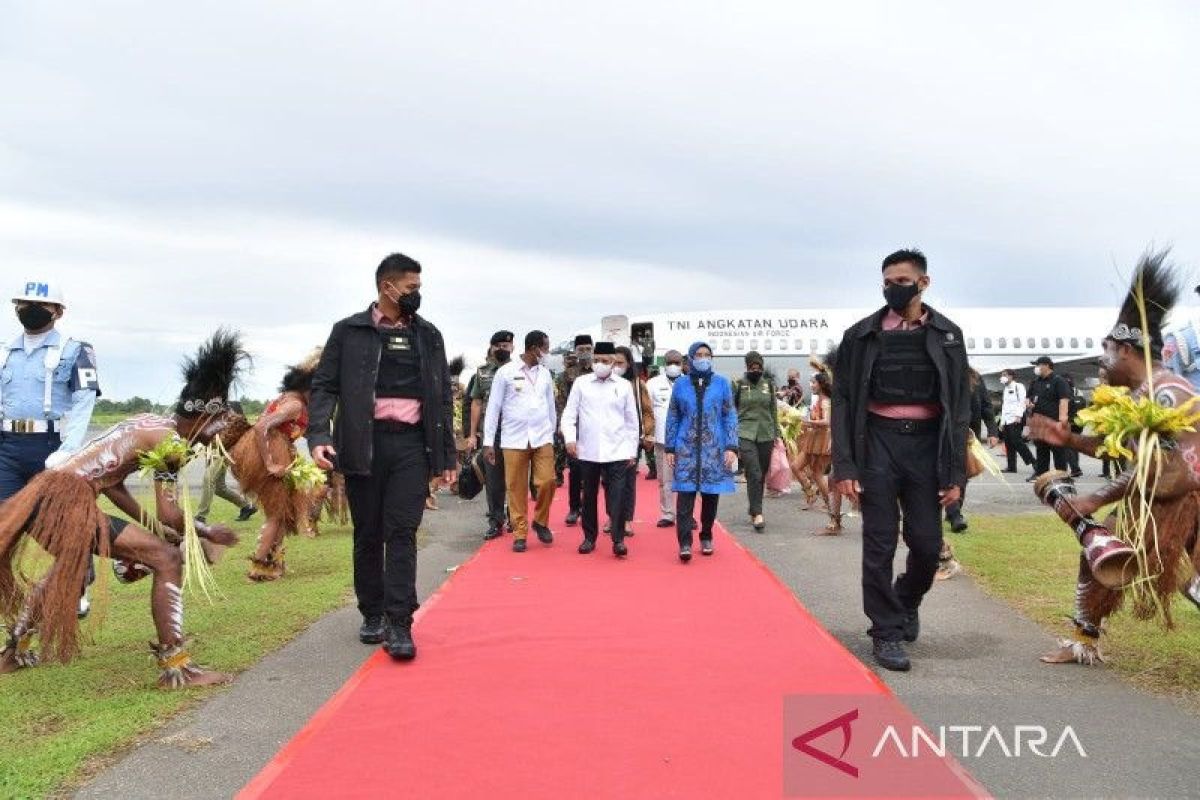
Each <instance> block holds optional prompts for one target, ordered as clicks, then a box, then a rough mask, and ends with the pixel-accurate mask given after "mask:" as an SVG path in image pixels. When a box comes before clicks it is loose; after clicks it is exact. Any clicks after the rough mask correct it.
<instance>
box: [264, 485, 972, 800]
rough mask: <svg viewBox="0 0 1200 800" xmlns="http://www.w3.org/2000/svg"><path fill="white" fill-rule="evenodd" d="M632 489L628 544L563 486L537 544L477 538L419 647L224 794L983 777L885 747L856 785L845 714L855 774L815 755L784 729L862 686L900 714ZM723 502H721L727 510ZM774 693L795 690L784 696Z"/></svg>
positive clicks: (815, 720)
mask: <svg viewBox="0 0 1200 800" xmlns="http://www.w3.org/2000/svg"><path fill="white" fill-rule="evenodd" d="M638 488H639V497H638V508H639V511H638V514H637V520H635V524H634V526H633V527H634V530H635V531H636V536H634V537H633V538H631V539H630V540H629V542H628V543H629V546H630V551H631V552H630V556H629V558H628V559H626V560H618V559H616V558H615V557H614V556H613V555H612V552H611V544H610V542H609V541H608V539H607V538H605V537H604V536H603V535H602V536H601V539H600V542H599V546H598V547H597V549H596V551H595V552H594V553H592V554H591V555H588V556H581V555H579V554H577V553H576V552H575V548H576V547H577V545H578V544H579V541H580V539H581V533H580V530H579V528H577V527H576V528H567V527H565V526H564V525H563V524H562V519H563V516H564V514H565V507H564V504H565V492H560V493H559V496H558V498H557V500H556V507H555V510H554V513H553V515H552V517H551V523H552V524H551V527H552V528H553V529H554V530H555V533H556V540H555V543H554V545H553V546H551V547H545V546H544V545H542V544H540V543H539V542H537V541H536V539H532V538H531V540H530V548H529V552H527V553H524V554H517V553H513V552H512V551H511V549H510V545H511V537H509V536H505V537H503V538H501V539H498V540H496V541H494V542H491V543H488V544H487V545H486V546H484V547H483V548H482V550H481V551H480V552H479V554H478V555H476V556H475V557H474V558H473V559H472V560H471V561H469V562H468V563H467V564H465V565H464V566H463V567H461V568H460V569H459V570H458V571H457V573H456V574H455V575H454V576H453V577H452V578H451V579H450V580H449V581H448V583H447V584H446V585H445V586H444V587H443V588H442V589H441V590H440V591H439V592H438V593H437V594H436V595H435V596H434V597H433V598H431V599H430V601H428V602H427V603H426V604H425V606H424V607H423V608H422V610H421V612H420V613H419V615H418V618H417V623H416V626H415V628H414V637H415V638H416V640H417V644H418V648H419V653H420V654H419V656H418V658H417V660H416V661H415V662H412V663H410V664H396V663H392V662H391V661H390V660H389V659H387V657H386V656H385V655H383V654H382V653H378V654H377V655H375V656H374V657H372V658H371V659H369V660H368V661H367V662H366V663H365V664H364V665H363V667H362V668H361V669H360V670H359V671H358V673H356V674H355V675H354V676H353V677H352V678H351V679H350V681H349V682H348V683H347V684H346V685H345V686H344V687H343V688H342V690H341V691H339V692H338V693H337V694H336V695H335V696H334V697H333V698H332V699H331V700H330V701H329V702H328V703H327V704H326V706H325V707H324V708H322V709H321V710H320V711H319V712H318V713H317V714H316V716H314V717H313V719H312V720H311V721H310V722H309V723H308V725H307V726H306V727H305V729H304V730H302V731H301V732H300V733H299V734H298V735H297V736H296V738H295V739H293V740H292V741H291V742H290V743H289V744H288V745H286V746H285V747H284V749H283V750H282V751H281V752H280V753H279V754H278V755H277V756H276V758H275V760H274V761H272V762H271V763H270V764H269V765H268V766H267V767H266V768H265V769H264V770H263V771H262V773H260V774H259V775H258V776H257V777H256V778H255V779H254V780H253V781H252V782H251V783H250V784H249V785H248V786H247V787H246V788H245V789H244V790H243V791H242V793H241V795H240V796H241V797H243V798H307V797H312V798H342V797H412V798H441V797H455V798H485V797H486V798H506V797H513V798H643V797H644V798H666V797H679V798H709V797H711V798H758V797H780V796H783V795H784V791H785V779H784V770H785V762H787V768H788V769H789V770H791V771H792V773H790V774H793V779H792V782H791V783H789V788H790V789H791V791H792V792H793V793H797V790H796V784H795V776H794V772H795V771H796V770H800V771H801V773H802V774H801V775H800V778H799V780H800V781H801V783H802V790H801V792H802V793H803V794H806V795H809V796H812V795H814V794H821V793H824V794H829V795H840V796H851V795H857V796H863V795H864V794H872V795H873V794H881V793H884V792H883V791H882V790H881V788H880V787H886V788H888V789H889V791H888V792H887V793H889V794H895V793H897V792H899V793H901V794H906V795H909V796H918V795H941V796H951V795H979V794H981V793H982V790H981V789H980V788H979V787H978V786H977V785H976V784H974V782H973V781H971V779H970V778H969V777H968V776H967V775H966V774H965V772H963V771H962V770H961V768H959V767H958V766H957V765H956V764H954V763H953V762H950V761H944V760H939V759H921V760H919V761H908V762H904V763H900V764H898V765H897V764H891V765H889V766H888V769H887V771H886V775H887V777H886V783H878V782H876V783H872V782H871V778H872V775H871V774H869V769H868V765H867V764H866V762H868V761H869V758H868V756H869V754H870V753H871V750H872V749H873V748H874V746H875V743H876V741H878V735H877V734H876V733H869V734H868V733H864V732H862V731H861V730H860V729H857V728H855V729H854V735H855V739H854V742H853V744H852V745H851V746H850V747H849V751H848V754H846V755H845V756H844V759H843V760H846V761H849V760H854V759H858V760H859V761H860V762H862V763H861V764H860V765H861V766H862V767H863V769H862V771H861V773H860V776H859V777H857V778H854V777H851V776H849V775H847V774H845V773H846V769H845V768H842V767H838V768H835V767H832V766H830V765H829V763H828V762H830V761H837V758H836V757H837V756H838V755H839V753H841V752H842V750H843V748H842V747H841V739H840V734H839V732H838V731H837V730H834V731H833V732H832V733H830V734H829V735H828V737H827V738H819V739H814V740H813V742H812V744H811V745H810V747H815V748H816V749H818V750H822V751H829V753H830V756H831V757H822V756H816V757H810V755H805V754H804V753H802V752H800V751H799V750H797V749H796V748H795V747H792V746H790V743H791V742H792V741H793V739H794V738H795V737H800V736H802V734H804V733H805V732H806V731H809V730H810V729H812V728H814V727H819V726H820V723H823V722H827V721H829V720H830V719H832V718H834V717H836V716H838V714H841V713H845V711H847V710H849V709H852V708H853V709H858V708H859V707H862V706H864V704H865V705H871V704H872V702H873V703H874V704H875V705H876V706H878V705H879V704H880V703H881V702H882V703H884V704H888V705H890V706H896V707H895V708H893V709H892V711H893V712H894V714H898V715H903V713H904V712H903V709H902V707H898V706H897V704H896V703H895V701H894V700H892V699H890V697H891V696H890V693H889V692H888V690H887V688H886V687H885V686H884V685H883V684H882V683H881V682H880V681H879V680H878V679H877V678H876V677H875V675H874V674H873V673H872V672H871V671H870V670H868V669H866V668H865V667H864V666H863V665H862V664H861V663H859V662H858V661H857V660H856V659H855V658H854V657H853V656H852V655H851V654H850V653H849V652H847V651H846V650H845V649H844V648H843V647H842V646H841V645H840V644H839V643H838V642H837V641H836V640H835V639H833V637H832V636H830V635H829V634H828V633H827V632H826V631H825V630H824V629H823V628H822V627H821V626H820V624H819V623H818V622H817V621H816V620H814V619H813V618H812V617H811V616H810V615H809V614H808V613H807V612H806V611H805V610H804V608H803V607H802V606H800V604H799V603H798V602H797V601H796V600H795V598H794V597H793V596H792V595H791V593H790V592H789V591H788V589H787V588H786V587H785V586H783V584H781V583H780V582H779V581H778V580H777V579H776V578H775V577H774V575H773V574H772V573H770V572H769V571H768V570H767V569H766V568H765V567H764V566H763V565H762V564H761V563H760V562H759V561H758V560H757V559H755V558H754V557H753V556H752V555H751V554H750V553H748V552H747V551H745V550H743V549H742V548H741V547H740V545H738V544H737V542H736V541H735V540H734V539H733V538H732V537H730V536H729V535H728V534H726V533H725V532H724V531H723V530H719V531H718V532H717V537H716V550H717V552H716V555H715V556H713V557H711V558H703V557H701V556H700V555H699V554H698V552H697V555H696V556H695V557H694V558H693V560H692V563H690V564H687V565H684V564H681V563H680V562H679V561H678V559H677V557H676V545H675V538H674V530H673V529H666V530H660V529H657V528H655V527H654V524H653V523H654V520H655V519H656V518H657V494H656V484H653V483H651V482H649V481H646V480H643V479H641V478H639V480H638ZM723 502H724V503H726V504H727V505H726V507H725V508H724V511H725V513H726V515H727V516H728V515H732V514H733V513H739V512H741V511H742V510H743V509H742V508H741V503H742V502H743V501H741V500H739V499H736V498H723ZM733 504H737V507H736V508H734V507H733ZM698 510H699V509H697V511H698ZM697 550H698V548H697ZM848 580H854V581H855V582H857V576H849V577H848ZM789 695H800V696H803V697H799V698H793V699H790V700H789V701H788V709H789V710H788V712H787V714H785V697H787V696H789ZM829 695H837V696H841V697H845V700H844V701H843V700H842V699H841V697H836V698H832V699H831V698H829V697H828V696H829ZM809 699H811V703H810V702H808V700H809ZM831 702H832V703H833V705H832V706H831V705H830V703H831ZM797 703H799V704H800V705H799V707H797V705H796V704H797ZM827 708H828V709H831V711H832V713H826V709H827ZM866 713H867V712H866V711H864V714H866ZM806 714H807V715H808V718H805V715H806ZM814 714H815V715H816V717H813V716H812V715H814ZM855 724H858V723H855ZM848 730H849V729H848ZM905 738H907V734H905ZM823 762H824V763H823ZM917 767H919V769H918V768H917ZM897 769H899V770H900V771H901V773H909V774H910V778H911V781H909V780H908V779H905V778H904V777H903V775H901V774H900V773H897V772H896V770H897ZM806 770H807V771H808V772H805V771H806ZM809 773H811V776H812V778H811V780H810V778H809V777H805V776H806V775H809ZM883 774H884V773H883V772H882V771H877V774H876V777H877V778H879V777H881V776H882V775H883Z"/></svg>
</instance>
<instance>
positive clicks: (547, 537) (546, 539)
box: [533, 522, 554, 544]
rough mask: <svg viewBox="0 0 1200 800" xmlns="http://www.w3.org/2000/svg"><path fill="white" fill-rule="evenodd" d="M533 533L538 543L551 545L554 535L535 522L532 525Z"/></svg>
mask: <svg viewBox="0 0 1200 800" xmlns="http://www.w3.org/2000/svg"><path fill="white" fill-rule="evenodd" d="M533 532H534V533H536V534H537V537H538V541H539V542H541V543H542V544H553V542H554V533H553V532H552V531H551V530H550V529H549V528H547V527H546V526H545V525H538V524H537V523H536V522H535V523H533Z"/></svg>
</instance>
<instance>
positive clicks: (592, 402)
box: [562, 374, 638, 464]
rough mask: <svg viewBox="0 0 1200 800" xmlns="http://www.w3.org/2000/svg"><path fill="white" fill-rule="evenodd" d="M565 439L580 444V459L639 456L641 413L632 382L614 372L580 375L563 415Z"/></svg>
mask: <svg viewBox="0 0 1200 800" xmlns="http://www.w3.org/2000/svg"><path fill="white" fill-rule="evenodd" d="M562 434H563V440H564V441H565V442H566V443H567V444H572V443H575V444H577V445H578V447H579V459H580V460H581V461H592V462H595V463H598V464H607V463H611V462H613V461H625V460H628V459H631V458H633V457H634V456H636V455H637V449H638V416H637V406H636V404H635V402H634V399H633V388H632V384H631V383H630V382H629V381H627V380H625V379H624V378H618V377H616V376H615V375H614V376H610V377H608V378H606V379H604V380H600V379H599V378H597V377H596V376H595V375H594V374H587V375H580V376H579V377H578V378H576V379H575V383H574V384H573V385H572V386H571V394H570V396H569V397H568V398H567V407H566V408H565V409H563V416H562Z"/></svg>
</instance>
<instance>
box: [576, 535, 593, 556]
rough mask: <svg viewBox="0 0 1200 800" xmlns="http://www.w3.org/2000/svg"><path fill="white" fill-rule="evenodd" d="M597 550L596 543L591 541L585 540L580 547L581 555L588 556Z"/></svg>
mask: <svg viewBox="0 0 1200 800" xmlns="http://www.w3.org/2000/svg"><path fill="white" fill-rule="evenodd" d="M595 549H596V543H595V542H593V541H592V540H591V539H584V540H583V542H581V543H580V545H579V554H580V555H581V556H586V555H587V554H588V553H590V552H592V551H593V550H595Z"/></svg>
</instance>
